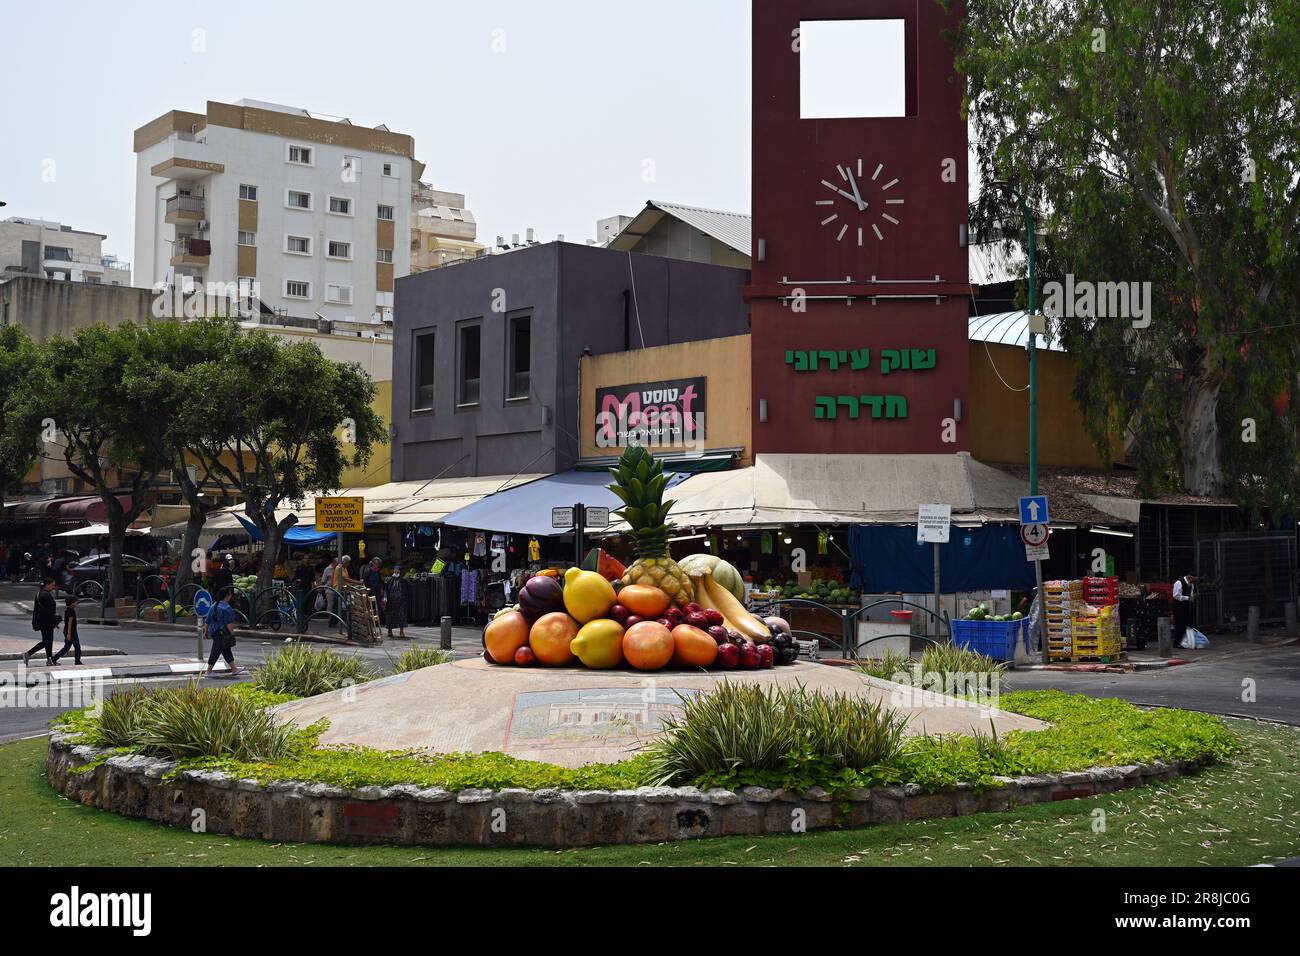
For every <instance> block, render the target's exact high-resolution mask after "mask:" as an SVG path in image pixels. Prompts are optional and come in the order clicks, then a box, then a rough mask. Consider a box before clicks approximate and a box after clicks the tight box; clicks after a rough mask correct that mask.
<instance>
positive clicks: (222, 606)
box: [203, 588, 239, 677]
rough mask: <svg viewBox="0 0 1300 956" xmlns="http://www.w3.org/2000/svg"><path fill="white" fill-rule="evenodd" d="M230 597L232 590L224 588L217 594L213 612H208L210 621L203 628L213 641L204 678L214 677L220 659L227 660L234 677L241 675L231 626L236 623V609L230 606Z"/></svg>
mask: <svg viewBox="0 0 1300 956" xmlns="http://www.w3.org/2000/svg"><path fill="white" fill-rule="evenodd" d="M230 595H231V589H230V588H222V589H221V590H220V591H219V592H218V593H217V603H216V604H214V605H212V610H210V611H208V619H207V621H206V622H205V623H204V626H203V631H204V633H205V634H206V635H207V637H208V639H209V640H210V641H212V653H210V654H209V655H208V669H207V670H206V671H204V672H203V676H204V677H211V676H212V669H213V668H214V667H216V666H217V658H218V657H224V658H225V659H226V666H228V667H229V668H230V674H231V676H232V677H233V676H234V675H236V674H238V673H239V668H238V667H236V666H235V655H234V653H232V648H233V647H234V646H235V643H236V642H235V635H234V634H233V633H231V630H230V625H231V624H233V623H234V622H235V609H234V608H232V607H231V606H230Z"/></svg>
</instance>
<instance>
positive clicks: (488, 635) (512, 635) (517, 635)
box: [483, 611, 528, 664]
mask: <svg viewBox="0 0 1300 956" xmlns="http://www.w3.org/2000/svg"><path fill="white" fill-rule="evenodd" d="M483 646H484V647H485V648H486V649H487V653H488V654H489V655H491V657H492V660H493V661H494V662H496V663H497V664H510V663H512V662H513V661H514V659H515V652H516V651H517V650H519V648H521V647H527V646H528V618H526V617H524V616H523V614H521V613H520V612H518V611H510V612H509V613H507V614H502V615H500V616H499V617H495V618H493V619H492V622H491V623H490V624H488V626H487V629H486V630H485V631H484V632H483Z"/></svg>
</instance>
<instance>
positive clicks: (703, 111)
mask: <svg viewBox="0 0 1300 956" xmlns="http://www.w3.org/2000/svg"><path fill="white" fill-rule="evenodd" d="M0 10H2V11H3V17H2V18H0V33H2V35H3V52H2V53H0V89H3V90H4V91H5V100H6V103H5V116H4V122H3V126H2V127H0V128H2V129H3V134H2V138H0V200H3V201H5V202H7V203H8V206H7V207H5V208H4V209H3V210H0V218H5V217H8V216H26V217H32V218H43V219H53V220H58V221H60V222H63V223H64V224H66V225H70V226H73V227H74V228H79V229H88V230H91V231H94V232H101V233H106V234H107V235H108V240H107V242H105V244H104V251H105V252H107V253H116V254H118V255H119V256H122V257H123V258H125V259H128V260H129V259H131V257H132V250H133V245H134V240H133V232H134V214H133V203H134V191H135V156H134V154H133V153H132V150H131V134H132V132H133V131H134V130H135V129H136V128H137V127H139V126H142V125H143V124H144V123H146V122H148V121H149V120H151V119H153V118H155V117H156V116H159V115H160V114H162V113H164V112H166V111H168V110H170V109H183V110H190V111H194V112H203V111H204V108H205V104H206V102H207V101H208V100H209V99H211V100H218V101H221V102H227V103H230V102H234V101H235V100H238V99H241V98H249V99H255V100H263V101H267V102H272V103H283V104H287V105H291V106H300V107H304V108H306V109H310V110H312V111H314V112H318V113H326V114H331V115H335V116H346V117H348V118H349V119H351V120H352V121H353V122H354V123H357V124H359V125H366V126H375V125H378V124H380V123H385V124H387V125H388V127H389V128H390V129H392V130H394V131H395V132H401V133H409V134H411V135H413V136H414V137H415V146H416V157H417V158H418V159H419V160H420V161H422V162H423V163H425V164H426V166H427V167H428V169H427V170H426V173H425V176H424V178H425V180H426V181H427V182H431V183H433V185H434V186H436V187H438V188H442V189H448V190H452V191H455V192H463V193H465V194H466V204H467V206H468V208H469V209H471V210H472V211H473V212H474V214H475V216H476V217H477V218H478V222H479V239H480V240H481V241H485V242H488V243H490V242H492V241H493V240H494V238H495V237H496V236H497V235H505V236H506V237H507V239H508V238H509V236H510V235H511V234H512V233H516V232H517V233H521V234H522V233H523V232H524V230H525V229H526V228H527V227H529V226H532V227H534V228H536V229H537V231H538V238H539V239H542V240H550V239H553V238H554V237H555V236H556V234H559V233H563V234H564V236H565V238H566V239H567V240H569V241H576V242H580V243H581V242H584V241H585V240H587V239H588V238H593V237H594V235H595V223H596V220H597V219H600V218H603V217H605V216H609V215H614V214H616V213H627V214H629V215H631V214H635V213H636V212H637V211H638V210H639V209H640V208H641V207H642V205H643V204H644V203H645V201H646V200H647V199H652V198H653V199H665V200H671V201H676V202H684V203H688V204H694V205H702V206H710V207H713V208H720V209H726V210H731V211H737V212H748V211H749V208H750V173H749V153H750V104H749V90H750V4H749V0H653V2H648V0H636V2H630V0H462V2H447V0H425V2H414V0H410V2H382V0H370V2H364V3H362V2H350V3H349V2H338V0H323V2H316V3H311V4H299V3H289V2H286V0H260V2H256V3H254V2H246V0H223V2H220V3H212V2H207V3H192V2H184V0H171V2H161V3H160V2H154V0H118V2H116V3H111V4H110V3H87V2H76V3H68V2H64V3H56V4H35V3H30V4H22V5H19V4H16V3H5V4H3V6H0ZM196 31H201V32H199V33H196ZM501 43H504V50H502V51H500V52H496V51H494V44H496V45H498V46H499V45H500V44H501ZM204 45H205V47H206V48H205V49H204V48H203V46H204ZM647 161H649V162H647ZM651 164H652V165H651ZM647 176H653V181H646V178H645V177H647Z"/></svg>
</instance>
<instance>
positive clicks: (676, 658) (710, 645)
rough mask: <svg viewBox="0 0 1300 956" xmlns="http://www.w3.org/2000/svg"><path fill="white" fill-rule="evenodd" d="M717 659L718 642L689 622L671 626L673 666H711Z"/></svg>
mask: <svg viewBox="0 0 1300 956" xmlns="http://www.w3.org/2000/svg"><path fill="white" fill-rule="evenodd" d="M717 659H718V642H717V641H715V640H714V639H713V638H712V637H710V636H709V635H708V634H706V633H705V632H704V631H701V630H700V629H699V628H698V627H691V625H689V624H679V625H677V627H675V628H673V656H672V663H673V666H674V667H712V666H713V662H714V661H716V660H717Z"/></svg>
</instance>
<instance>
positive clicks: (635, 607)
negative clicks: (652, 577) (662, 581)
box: [618, 584, 669, 619]
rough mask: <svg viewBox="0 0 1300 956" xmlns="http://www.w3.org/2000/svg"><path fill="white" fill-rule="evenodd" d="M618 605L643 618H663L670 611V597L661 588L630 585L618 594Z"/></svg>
mask: <svg viewBox="0 0 1300 956" xmlns="http://www.w3.org/2000/svg"><path fill="white" fill-rule="evenodd" d="M618 603H619V605H620V606H622V607H625V608H627V609H628V611H629V612H631V613H632V614H636V615H638V616H640V617H643V618H650V619H654V618H657V617H662V616H663V615H664V613H665V612H666V611H667V610H668V603H669V600H668V595H667V594H665V593H664V592H663V591H661V590H659V588H653V587H648V586H647V585H644V584H629V585H626V586H624V588H623V589H622V590H621V591H619V592H618Z"/></svg>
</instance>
